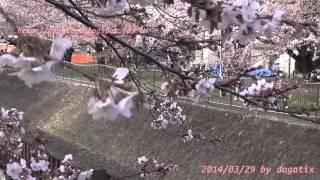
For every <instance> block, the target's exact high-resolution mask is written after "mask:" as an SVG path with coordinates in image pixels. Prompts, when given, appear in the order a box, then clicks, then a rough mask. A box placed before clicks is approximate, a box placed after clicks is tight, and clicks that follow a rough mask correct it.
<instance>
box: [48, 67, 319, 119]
mask: <svg viewBox="0 0 320 180" xmlns="http://www.w3.org/2000/svg"><path fill="white" fill-rule="evenodd" d="M72 65H73V66H76V67H77V68H79V69H82V70H84V71H85V72H88V73H92V74H96V75H97V76H98V77H99V78H100V79H104V78H110V77H111V76H112V74H113V72H114V71H115V69H116V68H115V67H113V66H107V65H101V64H72ZM133 71H134V73H133V74H134V76H135V77H136V78H137V79H139V80H140V81H141V82H143V83H145V84H147V85H148V87H149V88H157V89H159V88H160V87H161V84H162V83H163V82H164V80H163V79H162V72H161V71H157V70H150V69H138V70H133ZM53 72H54V73H55V74H56V77H57V78H60V79H62V80H63V79H65V80H75V81H82V82H87V83H88V82H89V81H88V80H87V79H86V78H84V77H83V76H82V75H81V74H79V73H77V72H75V71H73V70H70V69H68V68H64V67H61V66H60V65H59V64H57V65H55V66H54V69H53ZM224 78H226V77H224ZM244 82H245V85H250V84H251V83H252V82H253V81H252V80H251V79H247V78H245V79H244ZM300 85H301V87H300V88H298V89H296V90H293V91H291V98H289V99H288V100H286V101H281V102H278V107H277V108H279V109H294V108H299V107H306V106H310V105H319V103H320V102H319V98H320V84H319V83H301V84H300ZM208 101H209V102H212V103H220V104H224V105H229V106H237V107H244V106H243V103H242V102H241V101H239V99H238V98H237V97H236V96H233V95H231V94H229V93H223V92H221V91H220V90H214V91H213V94H212V96H211V97H210V98H209V99H208ZM308 116H313V117H318V112H312V113H310V114H308Z"/></svg>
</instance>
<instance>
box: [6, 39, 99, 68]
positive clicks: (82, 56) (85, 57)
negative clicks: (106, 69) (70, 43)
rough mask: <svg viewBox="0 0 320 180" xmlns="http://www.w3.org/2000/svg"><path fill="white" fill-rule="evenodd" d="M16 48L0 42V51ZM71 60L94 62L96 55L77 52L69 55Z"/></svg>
mask: <svg viewBox="0 0 320 180" xmlns="http://www.w3.org/2000/svg"><path fill="white" fill-rule="evenodd" d="M14 49H16V47H15V46H14V45H8V44H5V43H1V44H0V51H6V50H7V52H10V51H12V50H14ZM71 62H72V63H79V64H81V63H94V62H97V57H96V56H95V55H90V54H78V53H73V54H72V57H71Z"/></svg>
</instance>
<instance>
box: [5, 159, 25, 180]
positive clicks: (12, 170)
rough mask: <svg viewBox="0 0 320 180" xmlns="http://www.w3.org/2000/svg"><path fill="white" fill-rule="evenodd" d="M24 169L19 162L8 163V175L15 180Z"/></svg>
mask: <svg viewBox="0 0 320 180" xmlns="http://www.w3.org/2000/svg"><path fill="white" fill-rule="evenodd" d="M22 171H23V169H22V167H21V166H20V164H19V163H17V162H13V163H8V164H7V171H6V172H7V175H8V176H10V177H11V178H12V179H14V180H17V179H20V177H19V175H20V174H21V173H22Z"/></svg>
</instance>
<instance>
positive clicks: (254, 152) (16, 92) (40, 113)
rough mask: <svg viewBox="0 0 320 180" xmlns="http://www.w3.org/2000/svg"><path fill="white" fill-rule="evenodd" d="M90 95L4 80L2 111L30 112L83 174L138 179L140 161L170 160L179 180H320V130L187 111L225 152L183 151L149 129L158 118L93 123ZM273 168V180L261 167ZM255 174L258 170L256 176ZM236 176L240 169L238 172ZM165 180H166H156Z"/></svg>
mask: <svg viewBox="0 0 320 180" xmlns="http://www.w3.org/2000/svg"><path fill="white" fill-rule="evenodd" d="M91 91H92V89H91V88H90V87H84V86H78V85H75V84H73V83H71V84H66V83H62V82H55V83H53V84H41V85H38V86H35V87H34V88H28V87H26V86H25V85H24V84H23V83H22V82H21V81H19V80H17V79H16V78H14V77H7V76H6V75H4V74H0V106H4V107H15V108H17V109H19V110H21V111H24V112H25V116H26V119H27V120H28V121H30V125H32V126H33V127H37V128H38V129H40V130H41V131H42V132H44V135H43V136H44V137H47V138H49V140H48V142H47V143H48V147H49V148H50V151H51V152H52V153H53V154H54V155H56V156H58V157H62V156H63V154H65V153H68V152H72V153H73V154H74V156H75V158H76V159H77V160H78V163H79V164H80V165H81V166H83V167H94V168H106V170H107V173H108V174H110V175H111V176H122V175H128V174H130V173H134V172H135V170H137V169H136V166H134V164H136V160H137V157H139V156H141V155H145V156H147V157H157V158H159V159H160V160H171V161H173V162H175V163H176V164H177V165H178V166H179V171H178V172H177V173H174V174H172V175H169V176H166V178H165V179H174V180H176V179H177V180H180V179H181V180H187V179H190V180H200V179H210V180H258V179H259V180H270V179H271V180H295V179H297V180H298V179H299V180H318V179H320V126H319V125H315V124H310V123H304V122H301V121H297V120H295V119H289V118H288V117H287V116H272V115H270V114H264V115H263V116H243V114H244V110H241V109H240V110H232V111H230V110H229V109H228V108H227V107H221V106H212V107H207V106H204V105H194V104H193V105H192V104H188V103H184V104H182V106H184V112H185V113H186V114H187V122H186V124H185V126H186V127H191V128H192V129H196V130H201V131H202V132H203V134H204V135H205V136H206V137H207V138H210V137H211V138H212V137H215V136H221V138H222V141H221V143H219V144H211V143H204V142H198V143H196V142H192V143H186V144H185V143H183V142H182V140H181V139H178V138H173V137H170V136H169V135H168V134H176V133H178V132H177V131H176V130H175V129H169V130H168V132H162V131H156V130H152V129H151V128H150V121H151V117H150V116H149V114H148V113H147V112H146V111H145V110H139V109H137V110H135V114H134V117H133V118H132V119H129V120H126V119H119V120H117V121H114V122H110V121H93V120H92V119H91V117H90V116H89V115H88V114H87V102H88V99H89V97H90V96H91ZM208 165H211V166H220V165H224V166H226V165H229V166H232V165H238V166H242V165H245V166H252V167H251V169H248V168H247V167H244V170H243V171H242V173H241V175H239V174H232V173H229V172H228V171H227V172H226V173H225V175H222V174H221V173H219V172H217V173H210V174H202V173H201V171H202V169H203V166H208ZM280 165H285V166H290V167H298V166H305V165H308V166H309V167H314V168H315V172H314V173H309V174H295V175H293V174H291V175H286V174H278V173H277V172H276V170H277V168H278V167H279V166H280ZM261 166H265V167H266V166H267V167H270V168H272V169H271V172H270V173H269V174H268V175H264V174H261V173H260V167H261ZM254 168H255V169H254ZM235 169H236V168H234V170H233V171H236V170H235ZM155 179H160V178H155Z"/></svg>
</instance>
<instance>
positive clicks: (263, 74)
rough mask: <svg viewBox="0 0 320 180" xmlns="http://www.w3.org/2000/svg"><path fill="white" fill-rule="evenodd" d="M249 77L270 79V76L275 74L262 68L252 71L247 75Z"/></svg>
mask: <svg viewBox="0 0 320 180" xmlns="http://www.w3.org/2000/svg"><path fill="white" fill-rule="evenodd" d="M249 74H250V75H253V76H258V77H270V76H274V75H275V73H274V72H272V71H270V70H269V69H266V68H263V69H256V70H254V71H251V72H250V73H249Z"/></svg>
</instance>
